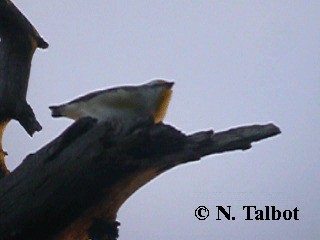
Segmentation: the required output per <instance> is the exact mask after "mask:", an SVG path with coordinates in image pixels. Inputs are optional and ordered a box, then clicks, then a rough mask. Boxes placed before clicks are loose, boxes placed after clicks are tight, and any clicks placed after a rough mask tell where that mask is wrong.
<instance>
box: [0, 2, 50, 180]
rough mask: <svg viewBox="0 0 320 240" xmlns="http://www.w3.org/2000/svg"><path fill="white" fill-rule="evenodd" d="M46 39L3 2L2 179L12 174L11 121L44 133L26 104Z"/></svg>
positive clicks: (0, 65)
mask: <svg viewBox="0 0 320 240" xmlns="http://www.w3.org/2000/svg"><path fill="white" fill-rule="evenodd" d="M47 47H48V43H46V42H45V41H44V40H43V38H42V37H41V36H40V35H39V33H38V32H37V30H36V29H35V28H34V27H33V26H32V25H31V23H30V22H29V21H28V20H27V19H26V18H25V17H24V16H23V14H22V13H21V12H20V11H19V10H18V9H17V8H16V7H15V5H14V4H13V3H12V2H11V1H9V0H0V137H1V139H0V148H1V152H0V178H1V177H3V176H4V175H7V174H8V170H7V168H6V166H5V163H4V157H5V152H4V151H3V150H2V134H3V131H4V129H5V127H6V125H7V123H8V122H9V121H10V120H11V119H15V120H17V121H19V123H20V124H21V125H22V126H23V127H24V129H25V130H26V131H27V132H28V134H29V135H31V136H32V135H33V133H34V132H36V131H40V130H41V125H40V123H39V122H38V121H37V119H36V117H35V115H34V112H33V110H32V108H31V107H30V105H29V104H28V103H27V101H26V95H27V89H28V82H29V75H30V67H31V61H32V57H33V54H34V51H35V50H36V48H47Z"/></svg>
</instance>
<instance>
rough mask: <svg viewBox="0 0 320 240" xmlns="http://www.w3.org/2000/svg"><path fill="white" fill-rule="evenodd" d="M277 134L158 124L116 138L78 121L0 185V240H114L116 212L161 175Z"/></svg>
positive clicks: (269, 129) (265, 129)
mask: <svg viewBox="0 0 320 240" xmlns="http://www.w3.org/2000/svg"><path fill="white" fill-rule="evenodd" d="M279 133H280V130H279V128H277V127H276V126H274V125H272V124H268V125H260V126H259V125H254V126H247V127H240V128H236V129H232V130H229V131H225V132H220V133H216V134H214V133H213V132H212V131H207V132H200V133H196V134H192V135H189V136H186V135H185V134H183V133H181V132H180V131H178V130H176V129H175V128H173V127H171V126H169V125H163V124H158V125H153V126H140V127H139V128H136V129H135V130H132V132H131V133H128V134H126V135H119V134H115V133H114V132H113V130H112V128H110V126H108V124H107V123H105V124H96V122H95V121H94V120H92V119H90V118H87V119H81V120H80V121H78V122H76V123H75V124H73V125H72V126H71V127H69V128H68V129H67V130H66V131H65V132H64V133H63V134H62V135H61V136H60V137H58V138H57V139H55V140H54V141H52V142H51V143H49V144H48V145H47V146H45V147H43V148H42V149H41V150H39V151H38V152H37V153H35V154H32V155H29V156H28V157H27V158H26V159H25V160H24V161H23V163H22V164H21V165H20V166H19V167H18V168H17V169H16V170H14V171H13V172H12V173H11V174H10V175H9V176H7V177H5V178H3V179H2V180H0V232H1V233H2V234H1V235H0V239H1V240H6V239H25V238H24V236H28V237H29V238H30V239H77V240H78V239H80V240H81V239H89V237H90V238H91V239H117V236H118V223H117V222H116V216H117V212H118V210H119V208H120V206H121V205H122V204H123V203H124V202H125V201H126V200H127V199H128V198H129V197H130V196H131V195H132V194H133V193H134V192H135V191H137V190H138V189H139V188H140V187H141V186H143V185H144V184H146V183H147V182H149V181H150V180H152V179H153V178H155V177H156V176H158V175H159V174H161V173H163V172H164V171H167V170H169V169H171V168H173V167H175V166H177V165H179V164H183V163H188V162H191V161H197V160H199V159H200V158H201V157H202V156H205V155H209V154H214V153H221V152H224V151H232V150H236V149H242V150H245V149H248V148H249V147H250V146H251V145H250V144H251V142H255V141H259V140H261V139H264V138H268V137H271V136H274V135H277V134H279Z"/></svg>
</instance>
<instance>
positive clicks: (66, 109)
mask: <svg viewBox="0 0 320 240" xmlns="http://www.w3.org/2000/svg"><path fill="white" fill-rule="evenodd" d="M173 85H174V82H169V81H166V80H162V79H160V80H153V81H151V82H148V83H145V84H142V85H136V86H122V87H115V88H110V89H104V90H98V91H95V92H91V93H89V94H86V95H84V96H81V97H78V98H76V99H75V100H72V101H70V102H67V103H64V104H61V105H56V106H50V107H49V109H50V110H51V115H52V117H54V118H57V117H66V118H70V119H73V120H78V119H80V118H83V117H91V118H94V119H96V120H97V121H98V122H105V121H108V122H115V123H119V124H120V123H122V124H129V125H130V124H131V125H132V124H133V123H135V122H137V121H143V120H146V121H147V120H149V119H151V120H152V122H153V123H154V124H156V123H159V122H162V121H163V119H164V117H165V115H166V112H167V109H168V106H169V103H170V100H171V96H172V87H173Z"/></svg>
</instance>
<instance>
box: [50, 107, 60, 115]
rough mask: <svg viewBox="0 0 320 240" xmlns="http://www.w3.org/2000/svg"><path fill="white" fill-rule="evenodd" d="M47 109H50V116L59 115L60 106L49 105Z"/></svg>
mask: <svg viewBox="0 0 320 240" xmlns="http://www.w3.org/2000/svg"><path fill="white" fill-rule="evenodd" d="M49 109H50V110H51V116H52V117H61V116H62V113H61V107H60V106H50V107H49Z"/></svg>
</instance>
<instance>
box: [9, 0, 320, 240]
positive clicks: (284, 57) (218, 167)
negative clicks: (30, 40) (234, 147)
mask: <svg viewBox="0 0 320 240" xmlns="http://www.w3.org/2000/svg"><path fill="white" fill-rule="evenodd" d="M14 3H15V4H16V5H17V6H18V7H19V9H20V10H21V11H22V12H23V13H24V14H25V15H26V16H27V17H28V19H29V20H30V21H31V22H32V23H33V24H34V25H35V27H36V28H37V30H38V31H39V32H40V34H41V35H42V36H44V38H45V39H46V40H47V41H48V42H49V44H50V47H49V49H48V50H45V51H42V50H37V51H36V53H35V55H34V58H33V64H32V72H31V77H30V83H29V90H28V102H29V103H30V104H31V106H32V107H33V109H34V112H35V114H36V116H37V119H38V120H39V121H40V122H41V124H42V126H43V130H42V131H41V132H40V133H36V134H35V135H34V137H33V138H30V137H29V136H28V135H27V134H26V132H25V131H24V129H23V128H22V127H21V126H20V125H19V124H18V123H17V122H15V121H12V122H10V124H9V126H8V130H7V131H6V133H5V139H4V149H5V150H6V151H8V153H9V156H8V157H7V163H8V166H9V168H10V169H11V170H13V169H14V168H15V167H16V166H17V165H19V164H20V163H21V162H22V160H23V159H24V157H25V156H26V155H27V154H29V153H32V152H35V151H36V150H38V149H40V148H41V147H42V146H43V145H45V144H46V143H48V142H49V141H51V140H52V139H54V138H55V137H56V136H58V135H59V134H60V133H61V132H62V131H63V130H64V129H66V128H67V127H68V126H69V125H70V124H71V123H72V121H71V120H67V119H53V118H51V116H50V111H49V109H48V106H49V105H52V104H58V103H63V102H66V101H68V100H71V99H73V98H75V97H77V96H79V95H81V94H85V93H88V92H91V91H93V90H96V89H103V88H108V87H111V86H119V85H128V84H141V83H144V82H147V81H149V80H150V79H154V78H159V77H160V78H164V79H169V80H174V81H175V82H176V85H175V86H174V95H173V99H172V102H171V105H170V107H169V111H168V114H167V117H166V120H165V122H166V123H169V124H172V125H173V126H175V127H177V128H178V129H180V130H182V131H183V132H185V133H193V132H196V131H201V130H208V129H214V130H215V131H221V130H226V129H229V128H231V127H236V126H240V125H247V124H256V123H259V124H264V123H269V122H273V123H275V124H276V125H278V126H280V128H281V130H282V134H281V135H280V136H278V137H275V138H270V139H268V140H265V141H262V142H259V143H257V144H254V146H253V148H252V149H251V150H249V151H244V152H241V151H237V152H232V153H226V154H221V155H215V156H209V157H205V158H203V159H202V161H200V162H197V163H192V164H187V165H183V166H180V167H177V168H175V169H173V170H171V171H169V172H167V173H165V174H163V175H162V176H160V177H158V178H157V179H155V180H154V181H152V182H151V183H149V184H147V185H146V186H144V187H143V188H142V189H140V190H139V191H138V192H136V193H135V194H134V195H133V196H132V197H131V198H130V199H129V200H128V201H127V202H126V203H125V204H124V206H123V207H122V208H121V209H120V212H119V215H118V220H119V221H120V222H121V227H120V238H119V239H120V240H127V239H130V240H135V239H137V240H138V239H148V240H156V239H166V240H176V239H186V240H193V239H198V240H200V239H204V240H207V239H239V240H241V239H265V240H267V239H314V240H316V239H319V235H320V234H319V222H320V214H319V213H320V207H319V202H320V190H319V185H320V178H319V171H320V163H319V160H320V148H319V142H320V127H319V122H320V81H319V80H320V68H319V67H320V25H319V24H320V1H318V0H314V1H313V0H308V1H303V0H300V1H297V0H295V1H294V0H282V1H279V0H268V1H253V0H252V1H248V0H247V1H246V0H237V1H236V0H234V1H225V0H224V1H213V0H211V1H209V0H206V1H200V0H193V1H182V0H170V1H169V0H167V1H166V0H162V1H160V0H153V1H142V0H139V1H131V0H130V1H129V0H122V1H116V0H108V1H102V0H101V1H98V0H96V1H70V0H69V1H54V0H47V1H41V0H32V1H22V0H19V1H18V0H15V1H14ZM199 205H205V206H206V207H208V208H209V210H210V216H209V218H208V219H207V220H206V221H199V220H197V219H196V218H195V216H194V211H195V209H196V208H197V207H198V206H199ZM216 205H223V206H226V205H231V206H232V211H234V215H235V216H236V217H237V219H236V220H235V221H227V220H222V221H216V220H215V219H216V208H215V206H216ZM244 205H256V206H257V207H258V208H264V206H265V205H275V206H276V207H277V208H279V209H281V210H285V209H291V210H292V209H294V208H295V207H297V208H298V209H299V214H298V216H299V219H300V220H299V221H294V220H293V221H265V222H254V221H245V220H244V212H243V211H242V206H244Z"/></svg>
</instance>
